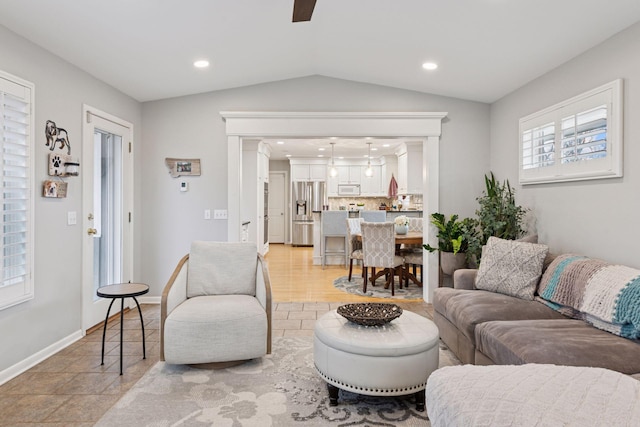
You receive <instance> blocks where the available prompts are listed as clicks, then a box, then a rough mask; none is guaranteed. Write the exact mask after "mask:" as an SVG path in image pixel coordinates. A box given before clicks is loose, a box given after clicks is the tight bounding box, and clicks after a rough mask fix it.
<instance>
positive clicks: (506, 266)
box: [476, 237, 549, 300]
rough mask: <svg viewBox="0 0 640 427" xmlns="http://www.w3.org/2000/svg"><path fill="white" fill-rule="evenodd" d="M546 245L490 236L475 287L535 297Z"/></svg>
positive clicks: (530, 297) (521, 296)
mask: <svg viewBox="0 0 640 427" xmlns="http://www.w3.org/2000/svg"><path fill="white" fill-rule="evenodd" d="M547 252H549V248H548V247H547V245H540V244H537V243H527V242H517V241H515V240H504V239H499V238H497V237H490V238H489V240H488V241H487V244H486V247H485V248H484V251H483V252H482V261H481V262H480V268H479V269H478V275H477V276H476V288H477V289H483V290H486V291H491V292H498V293H501V294H505V295H510V296H513V297H517V298H521V299H526V300H532V299H533V296H534V293H535V290H536V287H537V285H538V281H539V280H540V276H541V275H542V265H543V263H544V259H545V257H546V256H547Z"/></svg>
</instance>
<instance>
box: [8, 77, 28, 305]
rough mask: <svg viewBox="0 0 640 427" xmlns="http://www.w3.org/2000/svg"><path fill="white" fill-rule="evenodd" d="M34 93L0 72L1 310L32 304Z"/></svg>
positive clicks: (17, 79) (16, 79)
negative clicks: (26, 302) (27, 302)
mask: <svg viewBox="0 0 640 427" xmlns="http://www.w3.org/2000/svg"><path fill="white" fill-rule="evenodd" d="M33 92H34V87H33V84H31V83H29V82H26V81H23V80H21V79H19V78H17V77H14V76H11V75H9V74H6V73H4V72H0V165H1V168H0V173H1V175H2V178H1V181H2V192H1V193H0V194H1V197H2V205H1V206H2V216H1V217H0V221H1V223H2V227H1V228H0V245H1V249H2V252H1V256H2V263H1V264H0V309H3V308H6V307H10V306H12V305H15V304H19V303H21V302H24V301H27V300H29V299H32V298H33V277H32V271H33V265H32V253H33V224H32V215H33V182H32V169H33V168H32V158H31V147H32V139H33Z"/></svg>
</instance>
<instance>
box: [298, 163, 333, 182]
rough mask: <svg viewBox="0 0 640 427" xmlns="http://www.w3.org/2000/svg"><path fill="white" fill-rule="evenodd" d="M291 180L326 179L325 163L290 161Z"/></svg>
mask: <svg viewBox="0 0 640 427" xmlns="http://www.w3.org/2000/svg"><path fill="white" fill-rule="evenodd" d="M291 180H292V181H326V180H327V165H324V164H294V163H291Z"/></svg>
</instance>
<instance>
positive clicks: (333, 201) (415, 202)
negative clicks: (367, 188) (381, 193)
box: [329, 195, 422, 211]
mask: <svg viewBox="0 0 640 427" xmlns="http://www.w3.org/2000/svg"><path fill="white" fill-rule="evenodd" d="M406 201H408V202H409V203H408V206H406V205H407V203H406ZM392 202H395V204H396V205H397V204H398V199H394V200H392V199H390V198H388V197H329V209H331V210H339V209H340V207H341V206H344V207H345V209H347V210H348V209H349V205H350V204H351V203H353V204H354V205H355V206H357V205H358V203H364V210H367V211H369V210H376V209H378V208H379V207H380V205H381V204H382V203H384V204H385V205H386V206H392V205H393V204H394V203H392ZM402 209H403V210H407V209H416V210H422V196H416V195H413V196H407V197H406V199H405V203H403V206H402Z"/></svg>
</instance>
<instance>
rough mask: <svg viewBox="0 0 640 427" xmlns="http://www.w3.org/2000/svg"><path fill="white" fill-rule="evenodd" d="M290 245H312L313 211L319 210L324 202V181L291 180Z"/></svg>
mask: <svg viewBox="0 0 640 427" xmlns="http://www.w3.org/2000/svg"><path fill="white" fill-rule="evenodd" d="M291 186H292V190H291V198H292V200H293V214H292V215H291V218H292V221H293V227H292V228H293V230H292V233H293V235H292V242H291V243H292V245H293V246H313V212H320V211H321V210H322V208H323V205H325V204H326V202H325V196H326V191H325V189H326V184H325V183H324V182H317V181H314V182H306V181H300V182H293V183H292V184H291Z"/></svg>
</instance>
